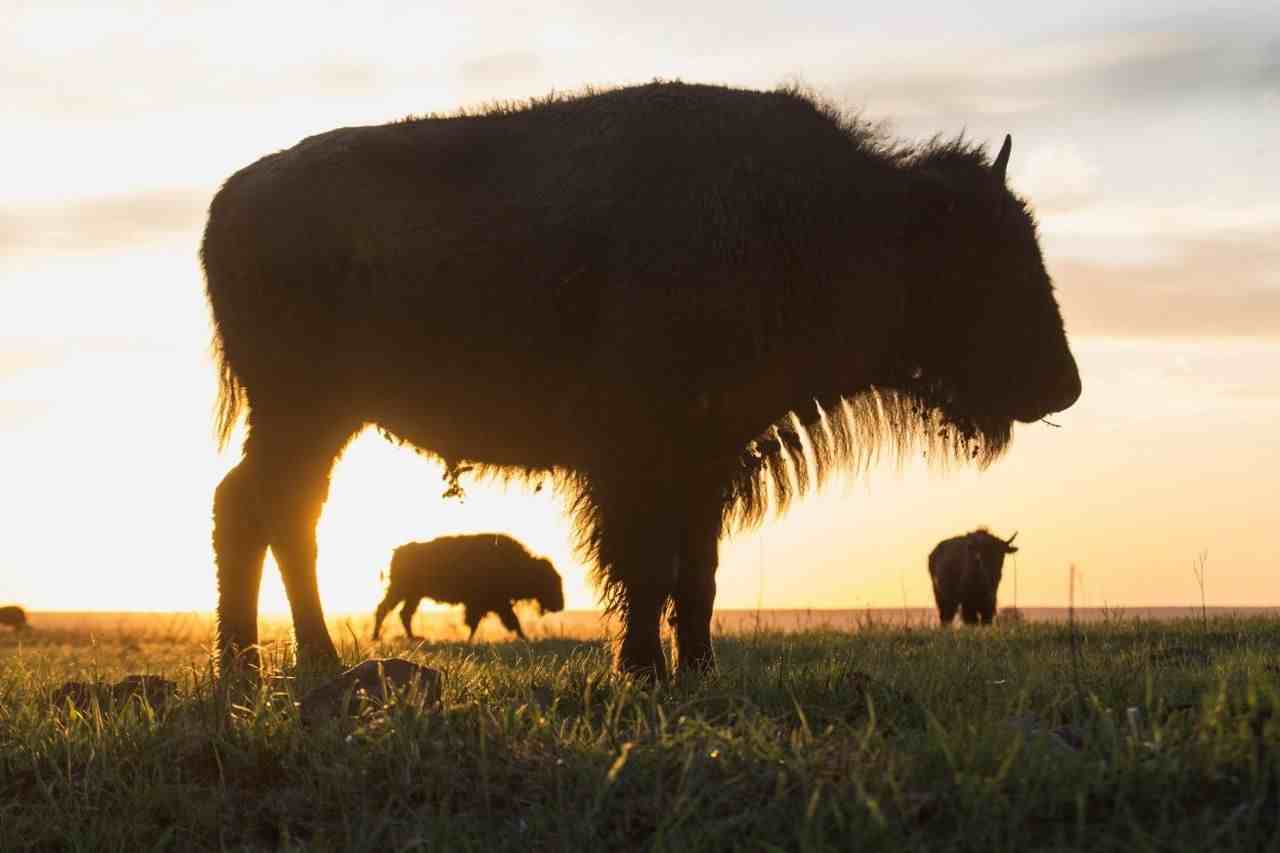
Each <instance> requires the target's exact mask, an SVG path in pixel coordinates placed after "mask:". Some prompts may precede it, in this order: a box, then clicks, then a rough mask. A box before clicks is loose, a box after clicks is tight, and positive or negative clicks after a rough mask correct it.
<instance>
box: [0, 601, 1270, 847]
mask: <svg viewBox="0 0 1280 853" xmlns="http://www.w3.org/2000/svg"><path fill="white" fill-rule="evenodd" d="M570 615H571V614H570ZM429 616H430V617H431V618H437V619H440V620H442V621H441V624H442V625H443V626H444V627H443V628H442V631H443V635H444V636H446V637H447V636H448V635H449V631H451V630H452V628H451V627H450V625H451V623H450V622H449V621H448V620H449V618H450V617H449V616H448V614H429ZM810 618H811V620H812V621H811V622H810V623H809V624H808V625H807V626H801V628H800V629H799V630H792V631H785V632H784V631H781V630H778V629H776V628H774V627H770V623H769V622H768V621H767V620H764V619H761V620H759V621H757V623H756V625H755V626H754V627H753V626H752V625H751V624H750V622H749V621H746V620H744V621H743V623H742V624H741V625H738V626H737V627H736V628H735V629H733V630H728V629H725V630H722V632H721V634H720V635H719V636H718V637H717V651H718V654H719V659H720V665H719V670H718V672H717V673H716V674H715V675H713V676H711V677H709V678H707V679H705V680H701V681H697V682H692V683H677V684H673V685H671V686H667V687H660V688H649V687H647V686H645V685H643V684H637V683H635V682H632V681H629V680H625V679H620V678H618V677H616V676H614V675H612V674H611V672H610V665H609V664H610V661H609V654H608V648H607V646H606V644H605V643H604V642H603V641H602V640H601V639H599V637H598V636H592V635H591V634H590V632H576V631H575V629H573V628H572V626H571V625H561V626H559V627H558V628H557V627H555V626H550V625H547V626H541V628H540V629H539V628H535V631H537V630H540V631H541V633H540V634H539V635H538V636H535V638H534V640H533V641H532V642H529V643H522V642H501V643H492V644H489V643H476V644H473V645H468V644H466V643H464V642H459V641H456V640H450V639H445V640H442V641H437V642H431V643H426V644H421V645H413V646H410V645H406V644H404V643H401V642H400V641H399V640H398V639H397V638H395V637H392V638H389V639H388V640H387V641H385V642H384V643H382V644H379V645H377V646H370V645H369V643H368V642H367V640H365V639H364V637H365V636H367V633H365V632H363V631H362V628H363V626H360V625H356V624H355V623H352V624H353V627H352V630H351V631H349V632H348V631H345V630H344V629H343V627H342V624H341V622H339V624H337V625H336V626H335V627H336V630H335V632H334V635H335V638H339V639H340V644H341V645H342V655H343V658H344V660H345V661H346V662H348V663H355V662H357V661H358V660H361V659H364V658H366V657H368V656H370V655H376V656H387V655H398V656H403V657H407V658H409V659H411V660H414V661H417V662H420V663H424V664H427V665H429V666H432V667H435V668H437V669H439V670H441V671H442V672H443V673H444V688H443V695H442V698H441V701H440V703H439V704H438V705H434V706H428V707H425V708H422V707H416V706H414V705H412V704H410V703H407V702H392V703H391V704H390V705H389V706H387V707H386V708H384V709H382V710H381V711H380V712H377V713H371V714H366V715H365V716H363V717H351V718H347V717H342V718H339V719H335V720H332V721H328V722H323V723H320V724H315V725H311V726H306V725H304V724H303V723H302V722H301V720H300V718H299V716H298V713H297V710H296V708H295V706H294V704H293V702H292V701H291V700H292V699H295V698H297V697H298V696H299V695H300V694H301V693H302V692H303V691H305V690H306V689H307V688H308V687H309V686H311V684H313V683H318V677H317V676H315V675H312V674H308V673H305V672H296V673H289V674H290V676H291V677H290V678H286V679H283V680H271V681H268V682H267V683H266V684H265V685H264V686H260V687H257V688H255V689H254V690H251V691H249V692H246V693H244V694H240V695H236V696H232V697H230V698H228V697H227V696H226V695H225V694H223V693H221V692H220V691H218V690H216V689H215V685H214V682H213V680H212V677H211V667H210V652H211V642H210V641H211V636H210V633H209V629H210V626H209V624H208V621H207V619H202V618H201V617H195V616H191V617H175V616H163V617H161V616H152V617H146V616H143V615H138V614H134V615H123V614H117V615H114V616H113V617H101V619H100V622H99V623H97V624H89V623H90V622H91V621H92V620H87V621H86V619H83V618H82V619H80V620H79V621H77V620H76V619H75V618H72V617H70V616H65V617H58V618H57V619H55V618H54V617H53V615H48V617H47V618H44V619H42V614H32V623H33V625H35V626H36V630H33V631H31V632H26V633H23V634H10V633H9V632H0V826H2V827H3V831H2V833H0V836H2V841H0V847H3V848H4V849H5V850H126V849H127V850H148V849H155V850H219V849H227V850H276V849H286V850H287V849H307V850H379V851H382V850H414V849H422V850H426V849H432V850H585V849H622V850H630V849H637V850H639V849H644V850H737V849H741V850H840V849H852V848H856V849H859V850H904V849H906V850H938V849H957V850H959V849H980V850H984V851H1003V850H1009V851H1013V850H1019V851H1022V850H1039V849H1046V850H1051V849H1093V850H1126V851H1128V850H1143V849H1153V850H1154V849H1160V850H1179V849H1187V850H1191V849H1196V850H1202V849H1219V850H1258V849H1264V848H1267V847H1273V846H1275V845H1276V844H1277V843H1278V839H1277V832H1278V830H1280V826H1278V820H1277V815H1280V794H1278V791H1280V787H1278V785H1280V749H1278V748H1277V747H1278V746H1280V715H1277V714H1276V713H1275V711H1276V708H1277V703H1278V701H1280V691H1278V688H1280V621H1277V620H1276V619H1275V618H1274V617H1272V616H1270V615H1265V614H1263V615H1257V614H1254V615H1247V614H1246V615H1239V614H1237V615H1225V614H1218V615H1210V616H1208V617H1207V618H1203V619H1202V618H1198V617H1197V618H1179V619H1174V620H1153V619H1149V618H1143V617H1140V616H1135V615H1131V614H1117V613H1110V614H1103V615H1101V616H1099V618H1096V619H1094V620H1092V621H1082V622H1081V623H1079V624H1075V625H1071V624H1067V623H1065V622H1061V621H1042V622H1037V621H1034V620H1031V621H1026V622H1022V623H1018V624H1008V625H1003V626H998V627H995V628H993V629H989V630H973V629H954V630H951V631H940V630H938V629H937V628H936V627H933V626H932V625H925V624H924V623H923V622H919V623H916V624H901V623H899V624H892V623H890V621H889V620H888V619H883V620H877V619H874V618H870V617H867V618H864V619H863V620H862V621H861V622H860V624H859V627H858V629H857V630H855V631H850V630H844V629H843V628H841V629H837V628H835V627H831V626H830V625H828V626H827V627H823V624H822V622H821V614H818V615H816V616H811V617H810ZM59 619H62V620H64V621H58V620H59ZM113 619H114V621H112V620H113ZM570 621H571V620H570ZM908 621H909V620H908ZM42 622H43V625H42ZM482 630H483V629H482ZM496 633H497V632H496V631H495V634H496ZM531 633H533V632H531ZM276 636H277V637H278V638H279V640H280V641H279V642H277V643H275V644H273V645H271V646H269V647H268V650H267V654H266V656H265V657H266V659H267V660H268V662H269V665H270V666H272V667H276V668H280V667H282V665H283V664H284V663H285V662H286V659H287V654H286V652H287V645H286V644H285V643H283V637H284V634H283V632H282V631H280V632H278V633H277V635H276ZM135 673H147V674H156V675H162V676H164V677H166V678H169V679H172V680H173V681H175V682H177V685H178V687H177V693H176V695H175V696H174V697H173V698H172V699H171V700H169V701H167V702H164V703H162V704H161V703H157V706H155V707H153V706H151V705H149V704H147V703H146V702H145V701H142V700H140V699H138V698H133V699H129V700H127V701H125V702H122V703H120V704H115V703H107V704H106V705H105V706H104V705H102V704H98V703H91V704H90V705H89V706H87V707H86V708H84V709H83V710H80V709H76V708H75V707H71V706H69V705H68V704H65V703H64V704H60V705H56V704H54V703H52V702H51V700H50V694H51V693H52V692H53V691H54V690H55V689H56V688H57V687H58V686H59V685H61V684H62V683H63V682H65V681H67V680H84V681H93V680H102V681H115V680H117V679H120V678H122V677H123V676H125V675H129V674H135Z"/></svg>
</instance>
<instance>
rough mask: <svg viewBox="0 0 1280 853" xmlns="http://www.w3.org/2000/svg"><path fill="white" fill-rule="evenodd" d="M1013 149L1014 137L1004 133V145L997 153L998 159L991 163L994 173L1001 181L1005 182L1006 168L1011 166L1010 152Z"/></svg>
mask: <svg viewBox="0 0 1280 853" xmlns="http://www.w3.org/2000/svg"><path fill="white" fill-rule="evenodd" d="M1012 150H1013V137H1012V136H1010V135H1009V134H1007V133H1006V134H1005V135H1004V145H1001V146H1000V153H999V154H997V155H996V161H995V162H994V163H992V164H991V171H992V173H993V174H994V175H995V176H996V177H997V178H999V179H1000V183H1002V184H1003V183H1004V173H1005V170H1006V169H1008V168H1009V152H1010V151H1012Z"/></svg>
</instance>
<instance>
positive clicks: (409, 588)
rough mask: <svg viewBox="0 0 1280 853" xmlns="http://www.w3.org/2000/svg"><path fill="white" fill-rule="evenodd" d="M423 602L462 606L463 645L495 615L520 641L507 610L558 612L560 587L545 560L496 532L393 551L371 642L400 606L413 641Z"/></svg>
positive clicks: (561, 595)
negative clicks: (466, 632)
mask: <svg viewBox="0 0 1280 853" xmlns="http://www.w3.org/2000/svg"><path fill="white" fill-rule="evenodd" d="M424 598H430V599H433V600H435V601H440V602H444V603H446V604H461V605H463V607H464V614H463V618H464V619H465V620H466V623H467V627H468V628H470V629H471V634H470V636H468V637H467V639H468V640H471V639H473V638H474V637H475V635H476V628H477V627H479V625H480V621H481V620H482V619H484V617H485V616H487V615H488V614H490V613H497V614H498V618H499V619H501V620H502V624H503V625H504V626H505V627H506V629H507V630H508V631H515V632H516V634H517V635H518V636H519V637H520V639H522V640H523V639H526V638H525V635H524V631H523V630H521V628H520V620H519V619H517V618H516V613H515V611H514V610H513V609H512V607H511V605H512V604H513V603H514V602H517V601H523V600H533V601H534V602H536V603H537V604H538V606H539V607H540V608H541V609H542V610H543V611H544V612H548V613H558V612H560V611H561V610H564V588H563V586H562V585H561V583H560V575H559V574H557V573H556V570H555V567H554V566H552V565H551V561H550V560H546V559H542V558H539V557H535V556H533V555H532V554H530V553H529V552H528V551H527V550H526V549H525V547H524V546H523V545H521V544H520V543H519V542H517V541H516V540H514V539H512V538H511V537H510V536H503V535H502V534H500V533H483V534H479V535H476V536H441V537H440V538H439V539H432V540H431V541H430V542H410V543H409V544H407V545H401V546H400V547H399V548H397V549H396V550H395V552H394V553H393V554H392V556H391V576H390V579H389V581H388V582H387V595H386V597H385V598H383V599H382V603H381V604H379V605H378V612H377V613H376V614H375V615H374V617H373V638H374V639H375V640H376V639H378V634H379V633H380V632H381V630H382V620H383V619H386V618H387V614H388V613H390V612H391V611H392V609H394V608H395V606H396V605H397V604H399V603H400V602H402V601H403V602H404V606H403V607H401V608H400V621H401V623H403V624H404V632H405V634H407V635H408V636H409V637H410V638H413V614H414V613H417V612H418V602H419V601H421V600H422V599H424Z"/></svg>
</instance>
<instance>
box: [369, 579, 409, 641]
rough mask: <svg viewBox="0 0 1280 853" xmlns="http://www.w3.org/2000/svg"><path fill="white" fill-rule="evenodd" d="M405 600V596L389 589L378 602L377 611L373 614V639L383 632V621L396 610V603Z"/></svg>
mask: <svg viewBox="0 0 1280 853" xmlns="http://www.w3.org/2000/svg"><path fill="white" fill-rule="evenodd" d="M401 601H404V596H402V595H400V594H398V593H396V592H392V591H391V590H387V595H386V597H385V598H383V599H382V601H381V602H379V604H378V609H377V611H376V612H375V613H374V614H373V639H375V640H376V639H378V635H379V634H381V633H382V622H383V620H384V619H386V618H387V615H388V614H389V613H391V611H392V610H395V608H396V605H397V604H399V603H400V602H401Z"/></svg>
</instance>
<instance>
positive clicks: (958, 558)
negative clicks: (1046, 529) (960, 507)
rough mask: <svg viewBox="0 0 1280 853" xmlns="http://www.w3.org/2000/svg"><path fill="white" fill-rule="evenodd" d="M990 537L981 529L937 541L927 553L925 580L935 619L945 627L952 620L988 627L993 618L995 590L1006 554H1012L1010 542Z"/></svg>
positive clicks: (985, 530) (1014, 548)
mask: <svg viewBox="0 0 1280 853" xmlns="http://www.w3.org/2000/svg"><path fill="white" fill-rule="evenodd" d="M1017 536H1018V534H1017V533H1014V534H1013V536H1010V537H1009V538H1008V539H1001V538H1000V537H998V536H995V535H993V534H992V533H991V532H990V531H988V530H987V529H986V528H985V527H979V528H978V529H977V530H975V531H973V532H972V533H966V534H965V535H963V536H954V537H952V538H950V539H944V540H943V541H941V542H939V543H938V544H937V545H936V546H934V549H933V550H932V551H930V552H929V577H930V579H931V580H932V581H933V599H934V601H935V602H936V603H937V605H938V618H939V619H940V620H941V621H942V626H943V627H944V628H945V627H947V626H948V625H950V624H951V622H952V620H953V619H955V618H956V610H959V611H960V618H961V619H962V620H963V621H964V623H965V624H966V625H975V624H977V623H979V622H981V623H982V624H983V625H990V624H991V620H992V619H993V618H995V615H996V590H997V589H999V588H1000V579H1001V577H1002V576H1003V574H1004V558H1005V555H1006V554H1013V553H1016V552H1017V550H1018V546H1016V545H1014V544H1013V540H1014V539H1016V538H1017Z"/></svg>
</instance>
